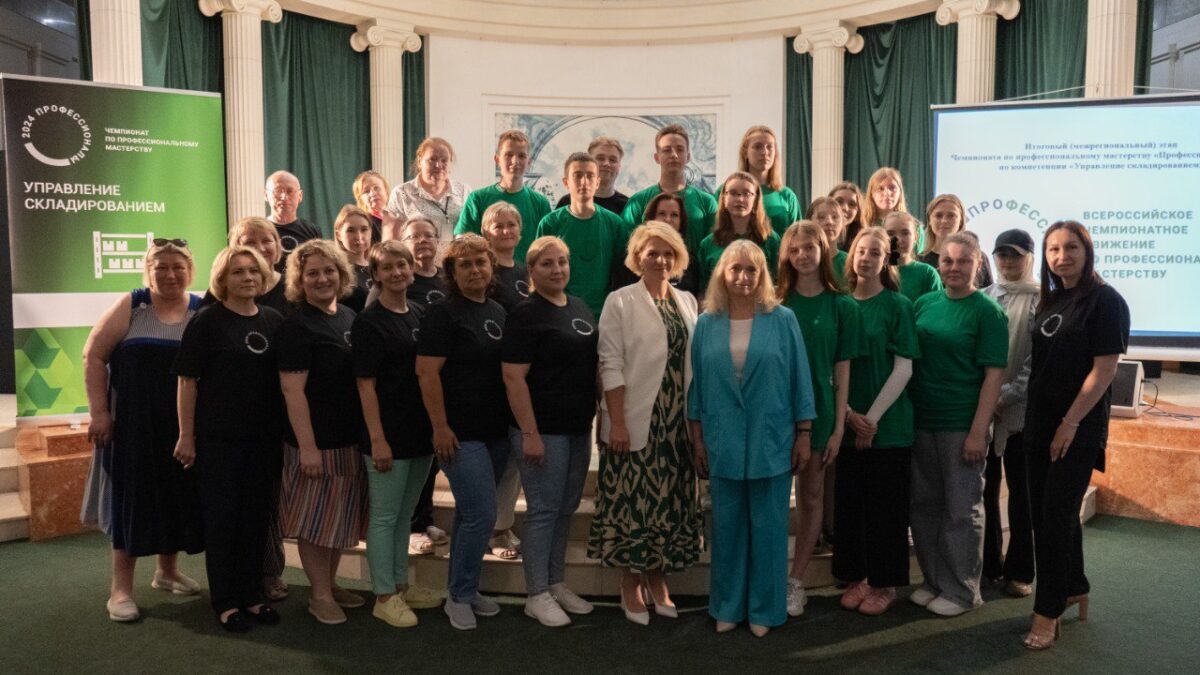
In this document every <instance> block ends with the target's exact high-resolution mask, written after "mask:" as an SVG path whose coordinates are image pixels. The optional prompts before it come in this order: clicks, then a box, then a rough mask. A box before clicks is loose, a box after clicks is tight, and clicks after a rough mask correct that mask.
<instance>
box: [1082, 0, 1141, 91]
mask: <svg viewBox="0 0 1200 675" xmlns="http://www.w3.org/2000/svg"><path fill="white" fill-rule="evenodd" d="M1136 50H1137V0H1088V19H1087V69H1086V76H1085V77H1084V85H1085V89H1084V95H1085V96H1087V97H1088V98H1112V97H1116V96H1133V70H1134V61H1135V59H1136Z"/></svg>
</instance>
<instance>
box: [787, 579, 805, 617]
mask: <svg viewBox="0 0 1200 675" xmlns="http://www.w3.org/2000/svg"><path fill="white" fill-rule="evenodd" d="M806 604H808V596H806V595H805V594H804V582H803V581H801V580H799V579H795V578H792V577H788V587H787V613H788V616H800V615H801V614H803V613H804V605H806Z"/></svg>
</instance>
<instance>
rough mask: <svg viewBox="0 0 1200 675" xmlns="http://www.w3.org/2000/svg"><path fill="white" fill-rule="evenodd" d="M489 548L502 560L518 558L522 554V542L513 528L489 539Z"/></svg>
mask: <svg viewBox="0 0 1200 675" xmlns="http://www.w3.org/2000/svg"><path fill="white" fill-rule="evenodd" d="M488 548H490V549H491V550H492V555H494V556H496V557H497V558H499V559H501V560H516V559H517V558H519V557H520V556H521V542H520V540H518V539H517V537H516V536H515V535H514V534H513V533H512V530H505V531H504V532H501V533H500V534H498V535H496V536H494V537H492V538H491V539H489V540H488Z"/></svg>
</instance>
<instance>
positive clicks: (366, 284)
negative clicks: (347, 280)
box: [338, 263, 374, 314]
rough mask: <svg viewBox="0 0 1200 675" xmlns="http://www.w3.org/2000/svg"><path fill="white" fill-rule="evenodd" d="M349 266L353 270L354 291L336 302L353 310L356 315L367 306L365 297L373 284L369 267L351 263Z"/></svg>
mask: <svg viewBox="0 0 1200 675" xmlns="http://www.w3.org/2000/svg"><path fill="white" fill-rule="evenodd" d="M350 266H351V267H353V268H354V290H352V291H350V295H347V296H346V297H344V298H342V299H341V300H338V302H340V303H342V304H343V305H345V306H347V307H349V308H350V309H352V310H354V313H355V314H357V313H359V312H361V311H363V307H366V306H367V295H369V294H370V293H371V285H372V284H373V283H374V282H373V281H372V280H371V268H370V267H367V266H366V265H355V264H354V263H351V264H350Z"/></svg>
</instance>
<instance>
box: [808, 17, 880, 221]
mask: <svg viewBox="0 0 1200 675" xmlns="http://www.w3.org/2000/svg"><path fill="white" fill-rule="evenodd" d="M856 31H857V29H856V28H855V27H854V26H850V25H847V24H843V23H842V22H840V21H835V22H832V23H826V24H820V25H816V26H812V27H808V28H803V29H801V31H800V34H799V35H797V36H796V39H795V41H794V42H793V43H792V48H793V49H795V50H796V53H798V54H812V59H813V82H812V194H813V196H814V197H815V196H817V195H823V194H825V193H827V192H829V190H830V189H832V188H833V186H834V185H837V184H838V183H840V182H841V181H842V144H843V143H842V141H843V135H844V134H845V128H846V120H845V108H846V101H845V97H846V81H845V72H846V64H845V54H846V52H847V51H849V52H850V53H851V54H857V53H858V52H860V51H862V48H863V38H862V36H861V35H859V34H858V33H857V32H856Z"/></svg>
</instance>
